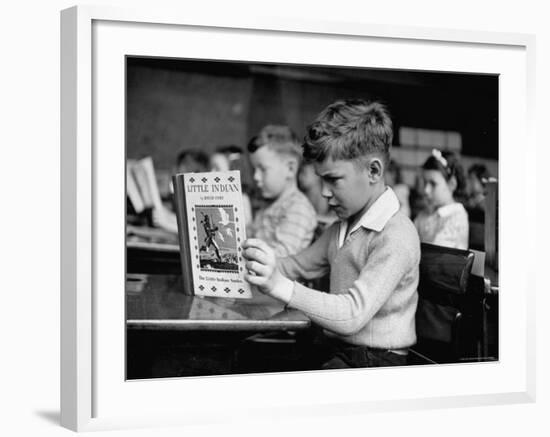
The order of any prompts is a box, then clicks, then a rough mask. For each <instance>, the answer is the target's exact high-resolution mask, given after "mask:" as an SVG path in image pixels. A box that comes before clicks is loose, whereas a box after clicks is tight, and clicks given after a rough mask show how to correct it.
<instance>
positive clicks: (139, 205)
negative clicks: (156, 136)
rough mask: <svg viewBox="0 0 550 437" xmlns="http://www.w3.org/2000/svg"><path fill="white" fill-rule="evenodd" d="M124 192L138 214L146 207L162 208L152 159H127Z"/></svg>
mask: <svg viewBox="0 0 550 437" xmlns="http://www.w3.org/2000/svg"><path fill="white" fill-rule="evenodd" d="M126 194H127V196H128V197H129V199H130V201H131V202H132V206H133V207H134V210H135V211H136V212H137V213H138V214H139V213H140V212H141V211H143V210H144V209H147V208H156V209H161V208H162V199H161V197H160V192H159V188H158V184H157V178H156V175H155V167H154V165H153V159H152V158H151V157H150V156H148V157H146V158H143V159H140V160H139V161H133V160H129V161H128V163H127V167H126Z"/></svg>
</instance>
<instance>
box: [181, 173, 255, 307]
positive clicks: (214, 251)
mask: <svg viewBox="0 0 550 437" xmlns="http://www.w3.org/2000/svg"><path fill="white" fill-rule="evenodd" d="M184 185H185V197H186V203H187V219H188V220H187V223H188V231H189V243H190V255H191V260H192V271H193V282H194V291H195V294H199V295H206V296H227V297H250V287H249V286H248V284H247V283H246V282H245V281H244V277H243V276H244V264H245V261H244V259H243V257H242V248H241V244H242V243H243V242H244V240H245V238H246V237H245V222H244V214H243V207H242V192H241V183H240V174H239V172H237V171H230V172H212V173H190V174H185V175H184Z"/></svg>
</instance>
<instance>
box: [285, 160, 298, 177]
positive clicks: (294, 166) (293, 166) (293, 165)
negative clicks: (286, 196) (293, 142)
mask: <svg viewBox="0 0 550 437" xmlns="http://www.w3.org/2000/svg"><path fill="white" fill-rule="evenodd" d="M287 165H288V169H289V170H290V171H291V173H292V174H294V175H295V176H296V175H297V174H298V160H297V159H295V158H293V157H292V158H289V159H288V161H287Z"/></svg>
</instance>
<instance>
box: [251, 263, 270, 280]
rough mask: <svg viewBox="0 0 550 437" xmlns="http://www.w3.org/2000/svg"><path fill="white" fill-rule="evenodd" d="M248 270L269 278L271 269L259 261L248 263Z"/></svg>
mask: <svg viewBox="0 0 550 437" xmlns="http://www.w3.org/2000/svg"><path fill="white" fill-rule="evenodd" d="M246 269H247V270H250V271H251V272H254V273H255V274H256V275H259V276H267V275H268V273H269V269H268V268H267V267H266V266H264V265H263V264H260V263H259V262H257V261H248V262H247V263H246Z"/></svg>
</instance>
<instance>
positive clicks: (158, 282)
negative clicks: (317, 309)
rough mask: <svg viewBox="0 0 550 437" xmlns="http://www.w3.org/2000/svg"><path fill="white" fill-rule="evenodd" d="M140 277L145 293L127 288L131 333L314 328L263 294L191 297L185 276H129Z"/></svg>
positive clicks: (128, 323)
mask: <svg viewBox="0 0 550 437" xmlns="http://www.w3.org/2000/svg"><path fill="white" fill-rule="evenodd" d="M136 277H137V278H141V279H142V282H143V284H142V287H143V289H142V290H141V291H131V288H127V291H126V326H127V327H128V329H150V330H176V331H273V330H276V331H289V330H292V331H296V330H301V329H307V328H309V326H310V320H309V319H308V318H307V317H306V316H305V315H304V314H302V313H300V312H299V311H295V310H285V309H284V305H283V304H282V303H280V302H279V301H277V300H275V299H273V298H271V297H269V296H266V295H264V294H261V293H257V292H256V293H253V298H252V299H225V298H213V297H200V296H189V295H185V294H183V285H182V281H181V276H177V275H139V276H138V275H129V279H130V280H132V279H134V278H136ZM132 287H133V288H134V289H135V288H136V287H135V285H133V286H132Z"/></svg>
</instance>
